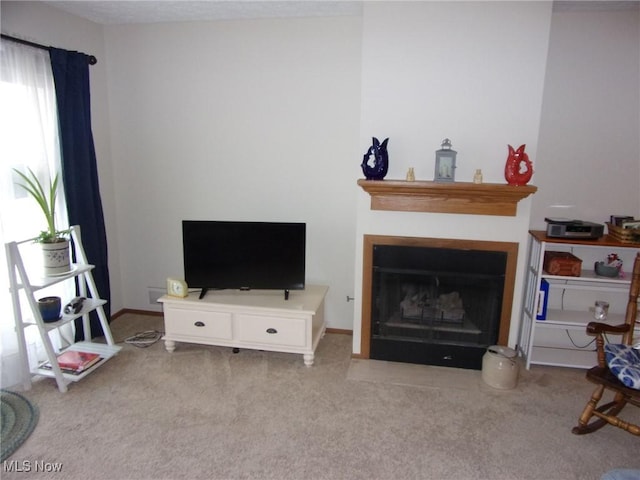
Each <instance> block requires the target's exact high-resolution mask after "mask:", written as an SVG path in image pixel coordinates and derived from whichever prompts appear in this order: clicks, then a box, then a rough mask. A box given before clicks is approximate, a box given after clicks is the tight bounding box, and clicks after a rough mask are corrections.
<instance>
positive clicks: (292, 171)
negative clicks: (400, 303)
mask: <svg viewBox="0 0 640 480" xmlns="http://www.w3.org/2000/svg"><path fill="white" fill-rule="evenodd" d="M105 30H106V44H107V54H108V58H109V65H108V68H109V88H110V92H111V104H110V111H111V130H112V139H113V143H112V147H113V161H114V166H115V189H116V202H117V206H118V211H119V217H118V221H119V223H120V229H119V238H118V240H119V244H120V246H121V247H120V248H121V250H120V253H121V258H122V284H123V286H124V302H125V304H126V305H127V307H130V308H139V309H147V310H149V309H154V308H157V309H159V308H158V307H155V306H152V305H151V304H150V303H149V300H148V298H149V297H148V292H147V290H148V287H159V288H161V289H164V285H165V283H164V282H165V278H166V277H167V276H168V275H178V276H180V275H182V273H183V268H182V236H181V235H182V231H181V220H183V219H202V220H259V221H301V222H306V223H307V282H308V283H310V284H313V283H316V284H326V285H329V286H330V291H329V294H328V297H327V301H326V309H325V314H326V319H327V323H328V325H329V327H332V328H342V329H351V327H352V324H351V322H352V316H353V306H352V303H348V302H347V300H346V298H347V295H349V296H352V295H353V237H354V234H355V233H354V231H355V209H354V204H355V188H356V187H355V180H354V178H355V175H356V172H357V167H358V165H359V158H358V157H359V152H358V145H357V139H358V125H359V108H360V48H361V19H360V17H335V18H298V19H287V20H274V19H268V20H249V21H247V20H242V21H219V22H191V23H171V24H154V25H127V26H107V27H105Z"/></svg>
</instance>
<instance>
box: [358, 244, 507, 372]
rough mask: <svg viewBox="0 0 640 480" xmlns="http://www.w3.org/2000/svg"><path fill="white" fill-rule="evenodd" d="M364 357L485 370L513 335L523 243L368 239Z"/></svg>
mask: <svg viewBox="0 0 640 480" xmlns="http://www.w3.org/2000/svg"><path fill="white" fill-rule="evenodd" d="M363 253H364V262H363V265H364V268H363V304H362V305H363V310H362V336H361V341H362V345H361V352H362V354H363V356H365V357H366V358H371V359H377V360H389V361H398V362H408V363H419V364H428V365H440V366H450V367H460V368H471V369H477V370H479V369H481V365H482V355H483V354H484V352H485V351H486V348H487V347H488V346H490V345H494V344H503V345H506V343H507V339H508V336H509V325H510V319H511V308H512V307H511V306H512V302H513V287H514V279H515V271H516V262H517V253H518V244H517V243H511V242H487V241H469V240H456V239H438V238H413V237H396V236H378V235H365V236H364V250H363Z"/></svg>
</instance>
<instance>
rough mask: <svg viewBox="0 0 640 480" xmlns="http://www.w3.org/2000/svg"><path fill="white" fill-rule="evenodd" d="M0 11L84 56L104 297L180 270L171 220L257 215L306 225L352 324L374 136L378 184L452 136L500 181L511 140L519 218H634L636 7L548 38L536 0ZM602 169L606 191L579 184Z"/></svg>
mask: <svg viewBox="0 0 640 480" xmlns="http://www.w3.org/2000/svg"><path fill="white" fill-rule="evenodd" d="M616 3H618V2H616ZM0 9H1V14H2V17H1V21H2V31H3V32H4V33H8V34H13V35H15V36H20V37H23V38H27V39H31V40H33V41H36V42H39V43H44V44H52V45H55V46H58V47H62V48H68V49H78V50H82V51H84V52H86V53H91V54H94V55H96V56H97V58H98V64H97V65H95V66H93V67H92V68H91V83H92V85H91V86H92V115H93V132H94V138H95V142H96V149H97V155H98V168H99V173H100V182H101V193H102V197H103V205H104V209H105V217H106V222H107V235H108V241H109V259H110V271H111V282H112V300H113V310H114V311H118V310H119V309H121V308H123V307H126V308H140V309H152V308H155V307H152V306H151V305H150V304H149V303H148V292H147V288H148V287H158V288H160V289H162V288H164V278H165V277H166V276H167V275H169V274H181V269H182V263H181V254H180V233H179V221H180V220H181V219H182V218H183V217H187V216H190V217H193V218H196V217H210V218H215V217H224V218H229V219H235V218H238V219H250V218H255V217H256V216H257V215H260V216H262V217H263V218H265V219H274V220H280V219H289V218H293V219H296V220H297V219H301V220H304V221H307V222H309V230H310V238H309V242H310V244H309V267H308V272H309V281H311V282H317V283H328V284H330V285H331V293H330V298H329V302H328V305H327V307H328V308H327V316H328V320H329V325H330V326H331V327H334V328H347V329H350V328H352V324H353V318H354V317H355V318H356V319H359V314H358V313H354V312H353V304H352V303H347V302H346V301H345V297H346V295H352V296H354V295H355V296H357V297H359V296H360V295H359V293H358V291H357V289H358V288H360V286H359V285H360V281H361V279H360V275H361V272H360V270H359V268H358V266H356V267H355V269H354V263H358V262H360V261H361V251H359V250H358V249H359V245H361V241H360V235H361V233H362V232H363V231H364V229H365V227H366V228H369V227H368V226H367V225H370V224H371V221H373V220H375V221H377V218H378V217H377V215H376V216H374V217H375V218H373V220H372V219H371V218H369V217H366V216H365V217H362V216H361V215H362V214H363V212H365V211H366V212H368V198H367V197H363V195H366V194H364V193H363V192H361V191H359V189H358V187H357V186H356V185H355V182H356V179H357V178H358V177H361V176H362V174H361V172H360V169H359V163H360V160H361V158H362V154H363V153H364V150H365V149H366V148H367V147H368V145H369V142H370V141H371V138H370V137H371V136H378V137H387V136H388V137H390V141H389V151H390V156H391V169H390V173H389V177H388V178H404V175H405V173H406V170H407V168H408V167H410V166H412V167H414V168H415V172H416V176H417V178H418V179H431V178H432V176H433V167H434V153H433V152H434V151H435V150H436V149H437V148H438V147H439V145H440V142H441V140H442V139H443V138H444V137H450V138H451V139H452V140H453V145H454V148H455V149H456V150H458V152H459V154H458V165H459V169H458V171H457V174H456V177H457V179H458V180H470V179H471V178H472V175H473V172H474V171H475V169H476V168H481V169H482V170H483V173H484V180H485V181H486V182H498V183H500V182H503V181H504V180H503V176H502V171H503V168H504V162H505V160H506V154H507V151H506V145H507V144H512V145H514V146H516V145H519V144H522V143H526V144H527V151H528V152H529V154H530V155H531V158H532V160H533V162H534V169H535V170H536V173H535V175H534V177H533V180H532V183H533V184H534V185H537V186H538V187H539V189H540V190H539V192H538V193H536V194H535V195H534V196H533V197H532V198H531V199H530V200H526V201H524V202H521V204H520V207H519V213H518V215H519V216H518V217H516V219H514V221H515V222H516V227H515V228H516V229H517V230H520V229H522V228H526V227H525V225H523V221H522V219H521V217H520V215H521V214H524V215H527V216H528V213H529V209H530V210H531V213H532V217H531V218H532V220H531V222H532V224H533V225H534V226H536V227H537V226H541V225H536V223H537V224H539V223H540V219H543V218H544V216H545V215H548V214H551V213H554V214H555V212H549V210H548V205H552V204H554V203H569V204H576V205H577V206H578V207H579V211H576V214H575V216H576V217H581V218H586V219H591V220H596V221H602V220H604V218H602V217H603V216H605V217H606V216H608V215H609V214H610V213H614V212H615V213H625V214H626V213H629V214H635V215H638V216H640V211H639V210H640V193H639V191H638V188H637V185H638V182H639V181H640V166H639V165H640V161H639V160H638V159H639V157H640V155H639V153H638V152H639V150H640V146H639V144H640V126H639V125H638V123H639V121H638V115H639V113H638V111H639V108H638V98H637V96H638V90H639V89H640V78H639V77H640V75H638V64H639V63H640V52H639V51H638V50H639V46H638V43H639V42H638V32H639V29H638V14H637V13H633V12H631V13H630V12H628V11H627V12H622V13H621V12H617V13H616V12H613V13H606V12H605V11H600V12H556V13H554V14H553V16H552V19H553V20H552V22H551V37H550V40H549V22H550V19H549V15H550V14H549V9H550V5H549V3H543V2H495V3H491V2H408V3H406V4H405V3H399V2H367V3H366V4H365V11H364V16H363V18H360V17H341V18H315V19H287V20H273V19H272V20H255V21H249V20H243V21H237V22H232V21H229V22H208V23H200V22H194V23H177V24H159V25H130V26H126V27H118V26H108V27H102V26H100V25H96V24H94V23H92V22H89V21H86V20H83V19H80V18H77V17H73V16H72V15H68V14H66V13H63V12H60V11H58V10H56V9H54V8H52V7H49V6H47V5H44V4H41V3H39V2H10V1H3V2H1V3H0ZM634 22H635V23H634ZM105 38H106V40H105ZM548 42H550V43H549V63H548V68H547V66H546V64H545V62H546V58H547V44H548ZM574 57H575V58H576V60H575V61H574ZM107 69H108V77H109V78H108V80H107ZM545 69H546V71H547V76H546V79H545V86H544V90H542V88H541V82H542V79H543V78H544V75H545ZM576 80H580V83H575V81H576ZM572 81H573V83H572ZM634 82H635V85H634ZM107 87H108V88H107ZM107 91H108V92H109V95H108V96H107ZM603 92H604V93H603ZM542 93H544V95H543V96H542ZM575 95H578V97H575ZM602 98H606V99H607V101H604V102H603V101H601V99H602ZM108 100H110V102H111V103H108ZM554 107H555V108H554ZM586 107H588V108H586ZM110 108H111V110H112V112H110V111H109V109H110ZM541 110H542V117H541ZM584 119H591V122H586V121H584ZM600 119H605V120H606V121H600ZM539 124H540V131H539V135H538V125H539ZM110 126H111V128H112V130H113V131H112V135H110ZM603 132H604V134H603ZM538 137H539V141H538ZM603 147H609V148H608V149H605V148H603ZM112 157H113V158H112ZM612 158H613V160H611V159H612ZM564 165H568V166H566V167H565V166H564ZM611 168H613V169H614V170H615V172H616V175H615V176H608V177H606V181H607V187H608V188H607V189H606V191H607V194H606V195H593V194H591V192H592V191H593V186H594V183H593V179H594V178H597V176H598V175H599V173H598V171H599V170H603V169H607V170H610V169H611ZM612 185H613V186H612ZM583 192H589V194H588V195H586V194H584V195H583ZM621 192H622V193H621ZM572 216H573V215H572ZM356 218H358V220H357V222H358V227H357V228H358V232H359V233H358V235H356ZM482 218H483V217H477V216H463V215H456V216H449V215H437V214H433V215H430V214H418V215H417V217H410V218H406V220H407V222H406V225H408V227H407V228H408V230H410V231H411V232H417V231H418V229H419V228H422V226H425V227H426V228H427V229H429V230H428V231H431V232H433V231H436V232H448V229H449V228H451V227H452V226H453V225H455V224H458V223H462V222H466V223H467V224H468V225H469V227H470V228H477V229H479V230H481V231H482V232H483V233H482V236H485V235H487V234H488V232H489V231H492V229H493V227H488V226H487V224H485V223H483V222H482ZM381 220H382V221H383V222H385V221H386V216H385V215H384V214H382V215H381ZM394 221H395V220H394ZM469 222H470V223H469ZM525 224H526V222H525ZM372 228H373V227H372ZM499 228H501V229H505V230H509V229H511V228H512V224H511V223H509V222H508V221H507V224H503V225H501V226H499ZM510 235H511V234H510ZM518 238H520V237H518ZM354 243H355V248H354ZM522 250H523V249H521V251H522ZM121 269H122V272H121ZM354 273H355V275H356V277H355V280H354ZM354 285H355V287H354ZM121 292H123V293H122V294H121ZM359 301H360V299H359V298H357V299H356V302H355V303H356V305H357V303H358V302H359ZM358 321H359V320H358ZM512 333H513V331H512Z"/></svg>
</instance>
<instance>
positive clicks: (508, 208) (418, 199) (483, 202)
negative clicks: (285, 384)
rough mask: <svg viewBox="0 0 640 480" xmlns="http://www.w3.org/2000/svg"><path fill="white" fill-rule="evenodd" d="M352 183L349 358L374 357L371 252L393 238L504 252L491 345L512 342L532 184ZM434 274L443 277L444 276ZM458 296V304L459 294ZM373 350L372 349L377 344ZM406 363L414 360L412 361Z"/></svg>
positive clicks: (404, 241)
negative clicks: (353, 299) (354, 217)
mask: <svg viewBox="0 0 640 480" xmlns="http://www.w3.org/2000/svg"><path fill="white" fill-rule="evenodd" d="M358 185H359V187H360V188H361V194H360V195H359V199H358V205H359V206H358V223H357V243H356V252H357V256H356V258H357V261H356V275H357V277H356V278H357V281H356V290H355V293H356V296H357V298H358V299H359V301H358V302H357V303H356V305H355V309H354V330H353V356H354V358H373V357H372V348H371V337H372V331H374V332H375V330H376V328H377V325H376V324H375V320H374V323H373V324H372V323H371V314H372V282H373V281H374V279H373V270H372V268H373V256H372V253H371V252H372V250H373V248H374V246H375V245H381V244H382V245H384V244H387V243H394V242H398V241H399V242H400V243H401V244H409V245H417V246H426V247H427V248H445V249H454V250H455V249H460V250H468V249H471V250H480V251H495V252H506V255H507V257H508V261H507V266H506V271H505V273H504V286H503V291H502V294H501V303H500V309H499V310H500V312H499V323H498V325H499V327H498V332H497V340H496V341H495V342H494V343H496V344H501V345H505V346H513V345H515V343H514V342H516V341H517V333H518V329H519V325H520V321H519V315H520V311H519V310H520V307H519V305H520V302H521V299H522V291H521V290H522V284H523V273H524V268H525V267H526V265H525V264H526V259H525V253H526V248H523V245H525V244H526V242H527V238H528V236H527V231H528V226H529V214H530V208H531V202H530V199H529V198H527V197H529V196H530V195H532V194H533V193H535V191H536V190H537V188H536V187H535V186H531V185H527V186H522V187H514V186H510V185H506V184H497V183H485V184H479V185H478V184H472V183H468V182H453V183H451V184H446V185H443V184H438V183H435V182H429V181H412V182H410V181H402V180H383V181H368V180H358ZM519 247H520V248H519ZM445 276H446V275H445ZM427 277H428V275H427ZM438 278H440V279H441V280H442V278H443V275H439V276H438ZM443 283H445V284H446V282H443ZM423 288H424V285H423ZM451 290H455V289H451ZM444 293H452V292H444ZM459 293H460V292H459ZM396 295H397V294H396ZM462 301H463V304H464V303H465V300H464V298H463V299H462ZM466 302H467V303H469V302H475V300H467V301H466ZM473 310H475V308H473ZM414 313H415V312H414ZM465 314H466V311H465ZM414 317H415V316H414ZM426 317H428V315H426ZM449 317H450V318H448V319H444V320H449V321H450V322H453V321H455V320H456V317H455V314H450V315H449ZM457 320H458V321H459V320H460V319H459V318H458V319H457ZM410 321H411V322H414V323H416V324H418V325H417V326H414V328H415V329H423V330H424V326H420V325H419V321H418V319H416V318H413V319H410ZM423 321H425V320H424V319H423ZM441 323H442V322H441ZM471 323H474V322H473V321H471ZM444 326H445V327H446V325H444ZM401 332H402V331H401ZM375 334H376V333H374V335H375ZM486 342H488V340H487V339H485V340H483V343H486ZM373 355H374V356H375V355H376V352H375V348H374V350H373ZM443 356H446V355H443ZM403 361H404V360H403ZM407 361H410V362H415V360H411V359H409V360H407ZM420 362H422V360H420Z"/></svg>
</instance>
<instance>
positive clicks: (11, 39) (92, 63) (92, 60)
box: [0, 33, 98, 65]
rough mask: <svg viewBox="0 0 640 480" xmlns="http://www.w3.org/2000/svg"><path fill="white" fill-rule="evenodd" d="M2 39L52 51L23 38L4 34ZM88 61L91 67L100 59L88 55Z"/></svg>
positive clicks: (1, 35) (0, 35)
mask: <svg viewBox="0 0 640 480" xmlns="http://www.w3.org/2000/svg"><path fill="white" fill-rule="evenodd" d="M0 37H1V38H2V39H3V40H9V41H11V42H16V43H21V44H22V45H28V46H29V47H35V48H39V49H41V50H50V49H51V47H47V46H45V45H40V44H39V43H34V42H30V41H28V40H23V39H21V38H16V37H12V36H10V35H5V34H4V33H2V34H0ZM85 55H86V54H85ZM87 61H88V62H89V65H95V64H96V63H98V59H97V58H96V57H94V56H93V55H87Z"/></svg>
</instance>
